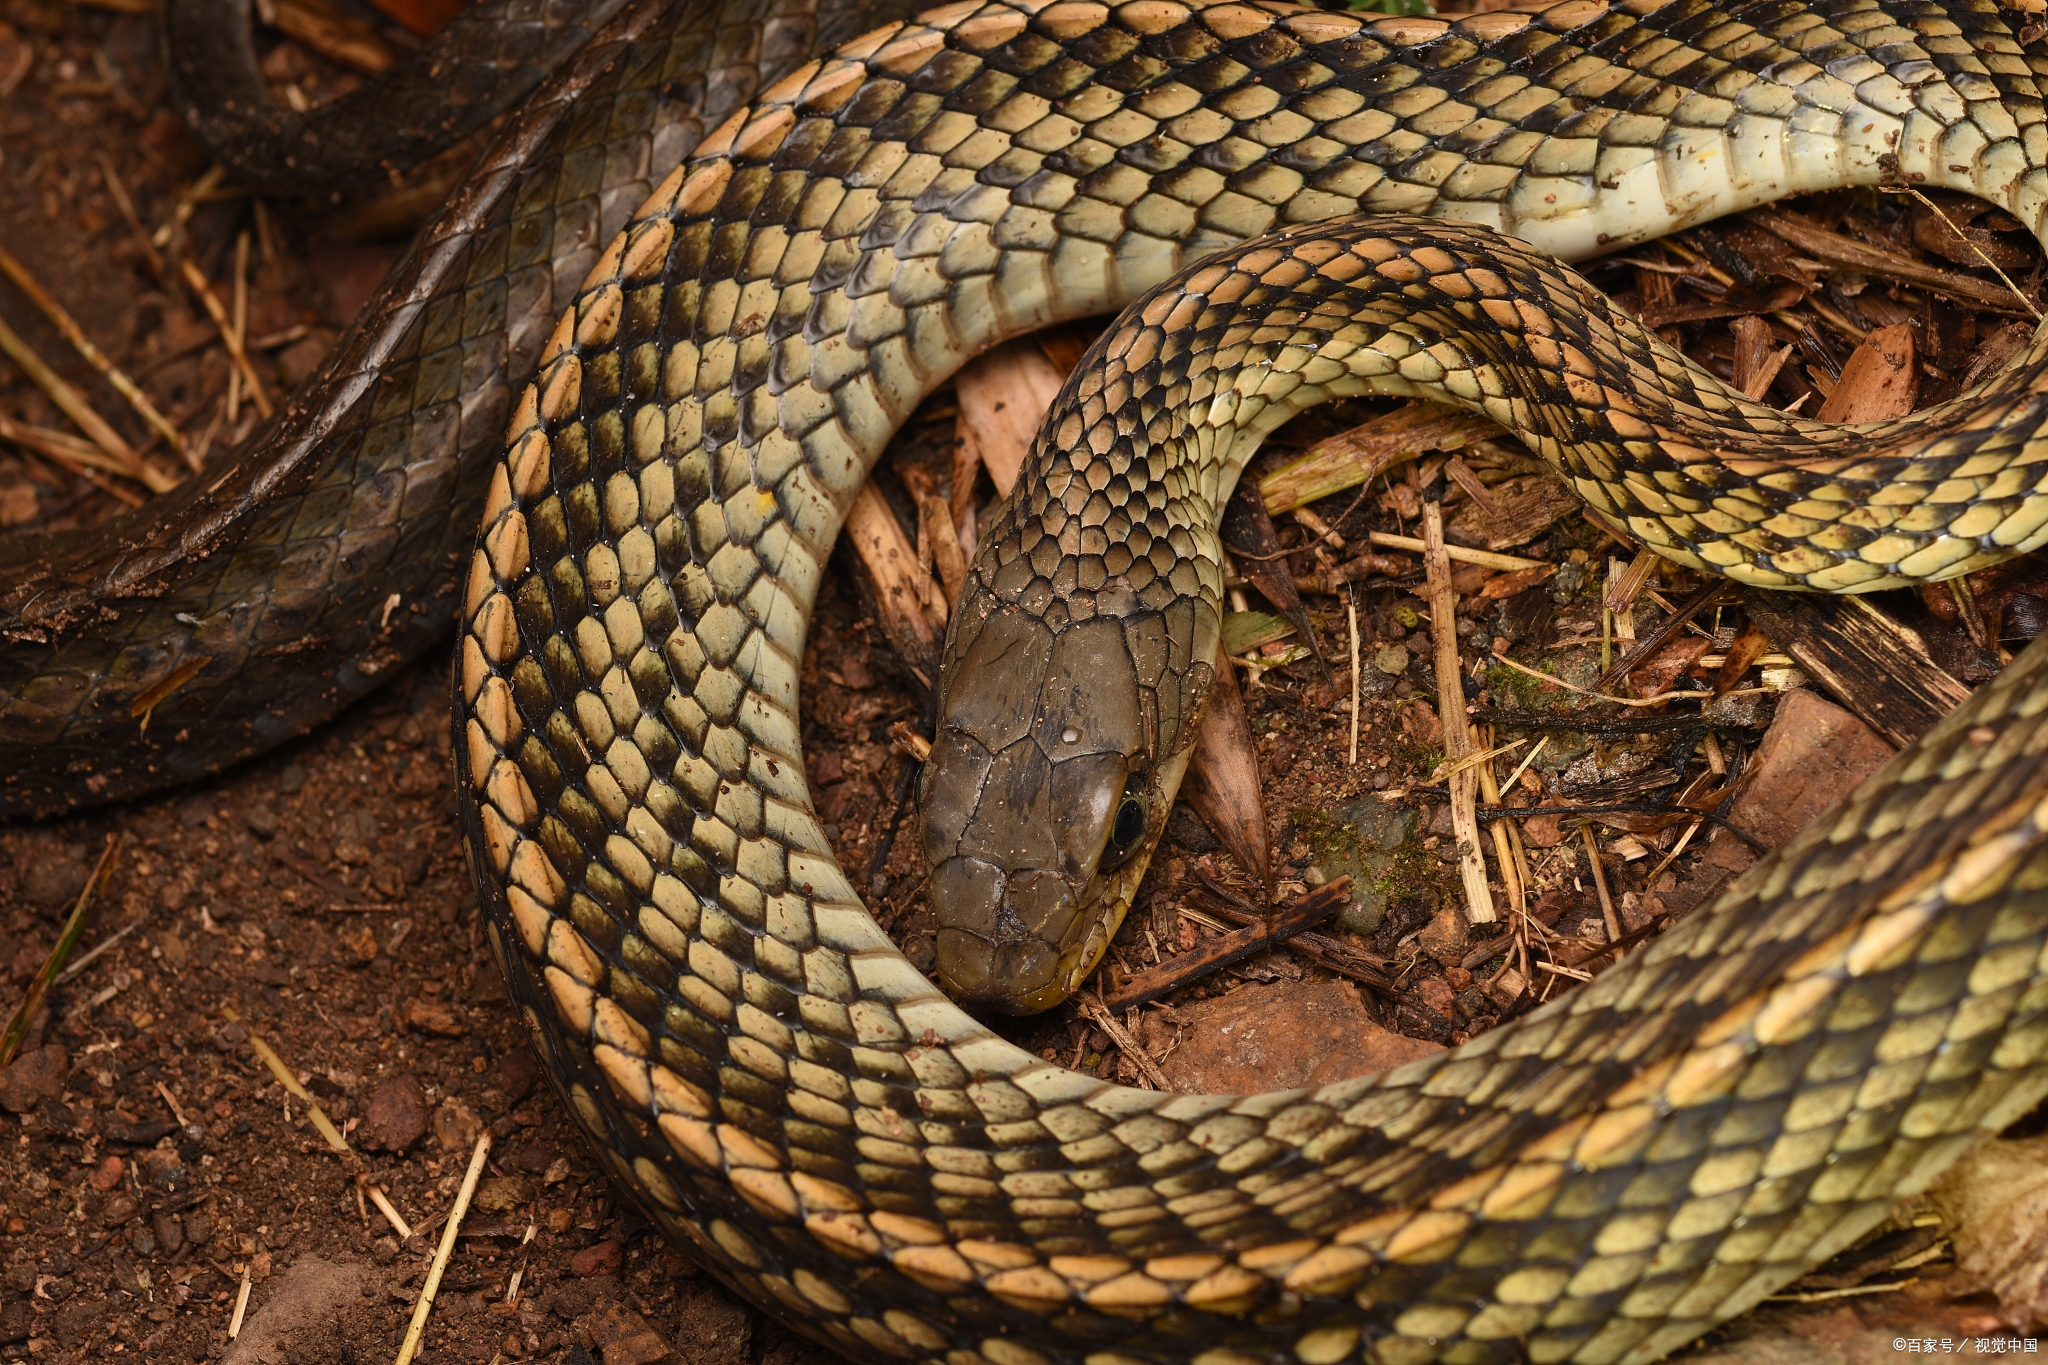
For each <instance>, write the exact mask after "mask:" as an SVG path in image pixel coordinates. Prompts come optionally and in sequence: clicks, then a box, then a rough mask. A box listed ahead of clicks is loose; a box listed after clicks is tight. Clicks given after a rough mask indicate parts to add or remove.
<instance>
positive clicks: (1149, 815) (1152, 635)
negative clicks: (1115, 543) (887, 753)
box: [919, 594, 1213, 1014]
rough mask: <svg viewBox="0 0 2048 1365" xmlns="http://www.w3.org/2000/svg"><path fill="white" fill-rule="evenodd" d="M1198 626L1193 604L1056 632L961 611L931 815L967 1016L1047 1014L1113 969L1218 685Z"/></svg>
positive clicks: (941, 902) (926, 789) (942, 931)
mask: <svg viewBox="0 0 2048 1365" xmlns="http://www.w3.org/2000/svg"><path fill="white" fill-rule="evenodd" d="M1200 615H1201V611H1200V607H1199V605H1198V604H1196V603H1193V602H1186V601H1182V602H1175V603H1172V604H1170V605H1169V606H1167V608H1166V609H1165V610H1163V611H1144V610H1140V611H1139V612H1137V613H1135V614H1133V615H1130V616H1122V617H1119V616H1109V615H1096V616H1093V617H1091V618H1089V619H1087V620H1081V621H1074V620H1071V619H1069V620H1067V621H1066V622H1064V623H1063V625H1061V626H1060V628H1058V629H1055V628H1054V627H1053V626H1051V625H1049V624H1048V623H1047V622H1046V620H1044V619H1042V618H1040V617H1038V616H1035V615H1032V614H1029V613H1027V612H1025V611H1023V610H1021V609H1019V608H1017V607H1015V606H1002V605H999V604H997V603H994V602H992V601H989V600H987V599H983V601H982V602H981V603H980V604H979V605H977V604H976V603H975V602H974V595H973V594H970V599H969V601H968V602H965V603H963V604H962V610H961V611H960V612H959V613H958V614H957V615H956V617H955V621H954V632H953V637H952V639H951V640H950V641H949V643H948V648H947V658H946V664H945V667H944V669H943V671H942V682H941V688H940V697H939V730H938V736H937V739H936V741H935V742H934V744H933V746H932V755H931V759H930V761H929V762H928V763H927V764H926V765H925V769H924V775H923V783H922V788H921V792H920V803H919V804H920V806H921V809H922V815H923V822H924V852H925V859H926V863H927V865H928V866H929V867H930V868H931V869H932V880H931V891H932V902H933V906H934V908H935V909H936V911H937V916H938V923H939V932H938V945H937V946H938V972H939V979H940V983H941V984H942V985H943V986H944V987H945V988H946V989H947V990H948V991H950V992H951V993H952V994H953V995H954V996H955V997H957V998H958V999H959V1000H961V1001H962V1002H963V1003H965V1004H968V1005H973V1006H978V1007H981V1008H986V1009H991V1010H996V1011H999V1012H1002V1013H1009V1014H1029V1013H1034V1012H1036V1011H1038V1010H1043V1009H1048V1008H1050V1007H1051V1006H1053V1005H1056V1004H1058V1003H1059V1002H1060V1001H1061V1000H1064V999H1065V998H1066V997H1067V996H1069V995H1071V994H1072V993H1073V992H1074V991H1075V989H1077V988H1078V987H1079V986H1080V984H1081V982H1082V980H1084V979H1085V978H1086V977H1087V975H1088V973H1089V972H1090V971H1092V970H1093V969H1094V967H1095V965H1096V964H1097V963H1098V962H1100V961H1101V959H1102V954H1103V952H1104V951H1105V950H1106V949H1107V948H1108V946H1109V941H1110V938H1111V937H1112V936H1113V935H1114V934H1115V933H1116V930H1117V927H1118V925H1120V924H1121V923H1122V922H1123V918H1124V914H1125V912H1126V911H1127V910H1128V909H1129V908H1130V904H1131V898H1132V896H1133V895H1134V894H1135V893H1136V891H1137V889H1138V882H1139V880H1140V879H1141V878H1142V877H1143V876H1144V873H1145V867H1146V864H1147V863H1148V862H1149V861H1150V859H1151V855H1152V849H1153V847H1154V846H1155V845H1156V844H1157V842H1158V840H1159V836H1160V834H1161V832H1162V831H1163V830H1164V829H1165V826H1166V818H1167V815H1168V814H1169V813H1170V812H1171V810H1172V806H1173V796H1174V791H1175V789H1176V788H1177V787H1178V786H1179V783H1180V777H1181V773H1182V772H1183V771H1184V770H1185V768H1186V766H1187V756H1188V755H1187V752H1186V748H1187V746H1186V744H1185V743H1184V742H1183V736H1187V735H1192V733H1193V730H1194V718H1195V716H1196V714H1197V712H1198V711H1199V709H1200V705H1201V700H1202V696H1203V694H1204V693H1205V692H1206V690H1207V687H1208V682H1209V679H1210V678H1211V676H1213V674H1212V670H1211V668H1210V665H1209V664H1208V663H1207V662H1206V659H1207V658H1208V657H1210V655H1209V654H1208V653H1206V652H1205V653H1199V654H1198V653H1197V652H1196V649H1197V640H1196V636H1197V633H1198V632H1197V629H1196V623H1197V621H1198V619H1200ZM1209 633H1210V634H1213V627H1212V629H1211V631H1210V632H1209ZM1210 648H1211V649H1213V645H1211V647H1210ZM1198 660H1202V661H1201V662H1198Z"/></svg>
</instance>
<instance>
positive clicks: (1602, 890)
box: [1579, 825, 1621, 962]
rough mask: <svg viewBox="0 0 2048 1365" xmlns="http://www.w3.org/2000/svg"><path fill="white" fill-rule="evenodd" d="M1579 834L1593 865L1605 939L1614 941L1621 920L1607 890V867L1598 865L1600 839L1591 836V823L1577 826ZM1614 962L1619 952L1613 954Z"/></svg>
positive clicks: (1616, 937)
mask: <svg viewBox="0 0 2048 1365" xmlns="http://www.w3.org/2000/svg"><path fill="white" fill-rule="evenodd" d="M1579 834H1580V836H1581V837H1583V838H1584V839H1585V841H1586V861H1587V862H1589V863H1591V864H1592V865H1593V889H1594V890H1595V891H1597V892H1599V894H1600V919H1601V921H1602V922H1603V923H1604V924H1606V926H1607V941H1608V942H1609V943H1615V942H1618V941H1620V939H1621V921H1620V920H1618V919H1616V918H1615V915H1614V897H1613V896H1612V895H1610V894H1609V893H1608V890H1607V869H1606V868H1604V867H1602V866H1601V865H1600V841H1599V840H1598V839H1595V838H1594V837H1593V827H1592V826H1591V825H1581V826H1579ZM1614 960H1615V961H1616V962H1619V961H1621V954H1620V953H1619V952H1617V953H1616V954H1615V955H1614Z"/></svg>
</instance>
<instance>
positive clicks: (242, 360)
mask: <svg viewBox="0 0 2048 1365" xmlns="http://www.w3.org/2000/svg"><path fill="white" fill-rule="evenodd" d="M178 264H179V266H180V267H181V268H182V269H183V270H184V272H185V283H186V284H187V285H189V286H190V287H191V289H192V292H193V293H194V294H196V295H198V297H199V302H200V303H201V304H203V305H204V306H205V308H206V315H207V316H208V317H210V318H212V319H213V325H214V327H215V328H217V329H218V330H219V332H220V339H221V341H222V342H223V343H225V344H226V346H227V348H228V355H229V356H230V357H231V358H232V359H233V360H234V362H235V368H236V369H237V370H239V371H241V374H242V382H243V383H245V384H247V385H248V386H249V398H250V400H251V401H252V402H254V403H255V404H256V411H257V413H258V414H260V415H261V416H262V417H263V418H264V419H265V420H266V421H267V420H268V419H269V417H270V414H271V413H272V412H274V411H275V409H274V408H272V407H271V405H270V398H269V395H267V394H265V393H264V392H263V382H262V381H261V380H260V379H258V378H257V377H256V367H255V366H254V365H253V364H251V363H250V361H249V353H248V351H246V350H244V349H243V348H242V338H241V337H240V336H238V335H237V334H236V332H235V324H234V320H233V319H232V318H230V317H229V316H228V310H227V308H226V306H225V305H224V304H222V303H221V301H220V298H219V297H218V296H217V295H216V294H215V293H214V292H213V286H212V285H210V284H208V283H207V282H206V276H204V275H202V274H200V273H199V267H198V266H196V265H194V264H192V262H191V261H189V260H187V261H180V262H178Z"/></svg>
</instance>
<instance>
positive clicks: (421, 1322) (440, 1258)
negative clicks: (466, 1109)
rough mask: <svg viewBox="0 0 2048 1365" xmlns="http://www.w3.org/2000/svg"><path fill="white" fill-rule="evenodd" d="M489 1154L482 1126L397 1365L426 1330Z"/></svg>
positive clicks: (405, 1363)
mask: <svg viewBox="0 0 2048 1365" xmlns="http://www.w3.org/2000/svg"><path fill="white" fill-rule="evenodd" d="M490 1154H491V1132H490V1130H489V1129H488V1128H486V1129H485V1130H484V1131H483V1132H482V1133H481V1134H479V1135H478V1137H477V1140H476V1150H475V1151H474V1152H471V1153H470V1156H469V1169H468V1170H467V1171H464V1172H463V1173H462V1188H461V1189H460V1190H457V1191H456V1192H455V1206H454V1207H453V1208H451V1209H449V1210H448V1221H447V1222H446V1223H444V1224H442V1226H441V1245H440V1246H438V1247H436V1248H435V1249H434V1260H433V1264H431V1265H429V1266H428V1267H427V1282H426V1283H425V1284H423V1285H421V1286H420V1297H419V1302H418V1303H415V1304H414V1305H413V1307H412V1322H411V1323H410V1324H408V1325H407V1327H406V1329H405V1340H404V1341H403V1342H402V1343H400V1345H399V1347H398V1361H397V1365H411V1362H412V1358H413V1355H414V1353H415V1352H417V1351H418V1350H419V1347H420V1337H421V1336H422V1335H423V1334H424V1333H425V1332H426V1330H427V1314H429V1313H431V1312H433V1311H434V1295H435V1293H436V1292H438V1291H439V1290H440V1288H441V1276H442V1274H443V1273H444V1272H446V1271H447V1269H448V1258H449V1257H450V1256H452V1255H454V1254H455V1237H456V1234H457V1233H458V1232H460V1231H461V1229H462V1219H463V1216H464V1215H465V1214H467V1213H468V1212H469V1201H470V1198H471V1196H473V1195H474V1194H475V1193H476V1182H477V1181H478V1179H480V1178H481V1177H482V1176H483V1173H484V1158H485V1157H487V1156H489V1155H490Z"/></svg>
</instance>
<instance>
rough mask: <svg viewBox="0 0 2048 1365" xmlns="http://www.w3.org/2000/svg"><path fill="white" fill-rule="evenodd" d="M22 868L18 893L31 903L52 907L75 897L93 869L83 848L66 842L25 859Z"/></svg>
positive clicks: (68, 901)
mask: <svg viewBox="0 0 2048 1365" xmlns="http://www.w3.org/2000/svg"><path fill="white" fill-rule="evenodd" d="M25 863H26V865H25V866H24V867H23V868H22V869H21V895H22V899H24V900H26V901H27V902H28V903H29V904H30V905H34V906H39V907H41V908H42V909H44V910H55V909H57V908H58V907H60V906H65V905H69V904H70V903H71V902H73V901H75V900H77V899H78V893H79V892H80V891H83V890H84V889H85V879H86V877H87V876H89V875H90V874H91V871H92V869H91V868H89V867H88V866H86V861H85V854H84V851H83V850H81V849H79V848H77V847H76V846H74V845H70V844H65V845H62V846H60V847H58V848H54V849H51V850H50V851H49V853H48V854H46V855H45V856H43V857H39V858H29V859H26V860H25Z"/></svg>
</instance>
